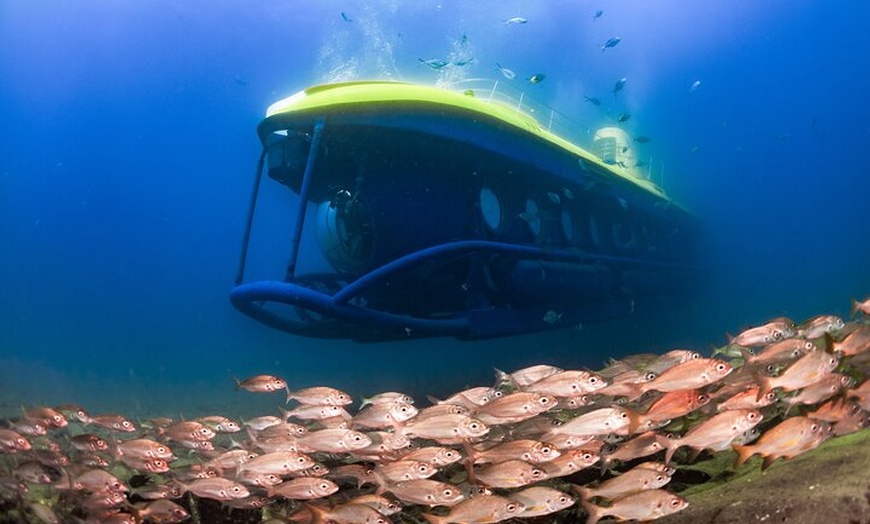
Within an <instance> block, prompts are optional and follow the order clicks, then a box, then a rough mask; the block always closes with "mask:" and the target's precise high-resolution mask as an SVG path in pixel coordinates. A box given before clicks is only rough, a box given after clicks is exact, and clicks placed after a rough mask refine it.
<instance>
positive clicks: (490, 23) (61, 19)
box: [0, 0, 870, 414]
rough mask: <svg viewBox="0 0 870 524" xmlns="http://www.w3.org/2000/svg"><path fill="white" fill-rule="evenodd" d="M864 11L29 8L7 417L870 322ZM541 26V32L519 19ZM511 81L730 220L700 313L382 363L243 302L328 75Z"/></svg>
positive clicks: (696, 204) (709, 216)
mask: <svg viewBox="0 0 870 524" xmlns="http://www.w3.org/2000/svg"><path fill="white" fill-rule="evenodd" d="M599 9H600V10H602V11H603V14H602V16H601V17H600V18H598V19H594V20H593V14H594V13H595V12H596V11H597V10H599ZM342 13H343V14H344V17H343V16H342ZM867 13H868V8H867V7H866V6H864V4H863V3H861V2H858V1H841V2H837V3H836V4H835V5H834V4H828V3H824V4H823V3H819V2H812V1H809V0H807V1H792V0H773V1H767V2H753V1H748V0H746V1H731V0H715V1H710V2H703V3H692V4H687V3H685V2H678V1H670V0H669V1H660V2H642V1H634V2H616V1H589V2H586V1H583V2H569V1H551V2H521V1H507V2H498V3H496V2H449V1H444V2H435V1H413V2H412V1H405V2H401V1H398V0H395V1H394V0H384V1H371V2H350V1H344V2H339V1H323V2H298V1H277V0H275V1H261V2H227V1H218V2H203V1H195V2H182V1H169V0H156V1H150V2H117V1H105V0H101V1H92V2H74V3H70V2H61V1H55V0H46V1H43V2H17V1H10V2H5V3H3V4H2V5H0V71H2V82H0V116H2V122H3V126H2V129H0V245H2V251H0V414H15V413H17V412H18V409H19V406H20V405H33V404H38V403H45V404H58V403H64V402H78V403H81V404H83V405H85V406H88V407H90V408H91V409H92V411H122V412H126V413H143V414H147V413H155V412H162V413H164V414H176V413H179V412H183V413H188V414H193V413H200V412H202V411H215V410H222V411H224V412H233V411H239V412H242V411H244V410H246V409H249V406H250V405H251V404H253V403H257V405H258V406H270V405H271V404H272V401H270V400H265V399H261V398H256V399H252V398H250V397H251V396H250V395H248V396H245V395H243V394H240V393H236V392H235V391H233V387H232V386H233V380H232V377H233V376H238V377H244V376H248V375H251V374H255V373H266V372H268V373H275V374H279V375H281V376H283V377H285V378H287V379H288V381H289V382H290V384H291V387H297V386H298V387H301V386H308V385H315V384H325V385H332V386H335V387H340V388H343V389H345V390H348V391H349V392H351V393H352V394H354V395H355V396H360V395H364V394H371V393H374V392H377V391H381V390H386V389H400V390H404V391H408V392H411V393H412V394H415V396H418V397H420V396H421V395H425V394H433V395H435V396H443V395H446V394H448V393H449V392H451V391H454V390H456V389H458V388H460V387H463V386H465V385H478V384H486V383H488V382H489V381H490V380H491V377H492V374H491V373H492V371H491V368H492V367H493V366H497V367H499V368H503V369H504V368H506V369H512V368H516V367H520V366H524V365H529V364H533V363H542V362H547V363H553V364H558V365H562V366H567V367H582V366H590V367H596V366H599V365H600V364H601V363H602V362H604V361H605V360H606V359H607V358H608V357H610V356H618V355H624V354H628V353H637V352H643V351H656V352H663V351H666V350H668V349H671V348H675V347H691V348H694V349H698V350H704V351H705V350H707V349H709V347H710V346H712V345H721V344H722V343H723V342H724V340H725V333H726V331H730V332H736V331H739V330H740V329H742V328H745V327H748V326H750V325H755V324H759V323H761V322H764V321H766V320H767V319H769V318H772V317H775V316H780V315H787V316H790V317H791V318H793V319H795V320H798V321H800V320H803V319H806V318H808V317H810V316H813V315H816V314H820V313H834V314H840V315H844V316H845V315H848V313H849V300H850V299H851V298H853V297H854V298H865V297H866V296H867V295H868V293H870V271H868V267H870V240H868V238H870V237H868V234H867V228H866V206H867V195H868V194H870V178H868V175H870V171H868V167H867V162H866V160H865V158H864V156H863V153H864V149H865V148H866V144H867V143H868V138H870V127H868V122H870V106H868V104H866V102H865V100H864V99H865V94H866V92H867V91H868V87H870V80H868V78H870V77H868V74H867V72H866V71H864V70H863V68H862V65H863V64H864V62H865V61H866V54H867V52H868V50H870V35H868V34H867V32H866V31H865V30H863V29H862V28H861V27H860V20H862V19H863V18H865V17H866V15H867ZM516 16H520V17H523V18H525V19H527V20H528V23H526V24H504V23H503V20H506V19H509V18H511V17H516ZM614 36H619V37H620V38H621V42H620V43H619V45H617V46H616V47H613V48H610V49H607V50H606V51H601V45H602V44H603V43H604V42H605V41H606V40H607V39H608V38H611V37H614ZM463 41H464V42H465V43H464V44H462V42H463ZM460 46H462V52H463V53H466V54H468V56H470V57H473V58H474V61H473V62H472V63H471V64H469V65H467V66H463V68H462V69H461V70H459V68H452V69H450V70H448V71H442V72H441V73H439V72H435V71H432V70H430V69H428V68H426V67H424V66H421V64H420V61H419V59H420V58H423V59H429V58H448V57H449V56H451V53H454V54H455V53H457V51H458V50H459V49H460ZM496 63H499V64H501V65H502V66H504V67H509V68H511V69H512V70H514V71H516V72H517V74H518V79H517V82H524V78H528V77H529V76H531V75H532V74H534V73H544V74H546V75H547V76H546V80H545V81H544V82H541V83H540V84H538V85H536V86H535V90H534V92H533V93H532V94H531V96H534V98H535V99H537V100H539V101H541V102H542V103H545V104H547V105H550V106H552V107H554V108H558V110H559V111H560V112H562V113H564V114H565V115H567V116H569V117H570V118H571V119H573V120H575V121H577V122H579V123H582V125H583V126H587V127H588V128H590V129H596V128H598V127H600V126H601V125H604V124H607V123H612V121H613V115H614V114H617V113H619V112H630V113H631V115H632V118H631V120H630V121H629V122H627V123H626V128H627V129H628V130H629V131H630V132H631V133H632V134H635V135H638V134H643V135H647V136H650V137H651V138H652V141H651V143H650V144H649V146H648V150H649V151H650V154H651V156H652V157H653V177H654V179H656V180H662V182H663V185H664V187H665V189H666V190H667V191H668V193H669V194H670V195H671V196H672V197H673V198H674V199H676V200H677V201H679V202H681V203H683V204H684V205H686V206H687V207H688V208H690V209H691V210H692V211H693V212H695V213H696V214H697V215H698V216H699V217H700V218H701V219H702V220H703V221H704V223H705V225H706V232H707V244H708V250H709V252H710V254H711V255H712V256H711V264H710V266H709V267H708V268H707V270H706V275H705V279H704V280H705V282H704V284H705V289H704V290H703V291H704V292H703V293H701V294H700V295H699V297H698V298H697V300H696V301H693V302H692V303H689V304H686V305H685V308H684V309H682V310H674V311H663V312H661V313H660V314H659V315H658V316H656V317H655V318H643V319H641V318H631V319H628V320H622V321H619V322H608V323H604V324H601V325H590V326H582V329H577V328H576V327H575V328H570V329H565V330H560V331H556V332H550V333H544V334H535V335H528V336H521V337H514V338H509V339H500V340H492V341H484V342H473V343H469V342H458V341H454V340H452V339H431V340H423V341H409V342H393V343H385V344H358V343H355V342H349V341H321V340H311V339H306V338H301V337H296V336H291V335H287V334H283V333H279V332H277V331H273V330H270V329H268V328H266V327H263V326H261V325H259V324H256V323H254V322H253V321H251V320H250V319H248V318H246V317H244V316H242V315H241V314H239V313H238V312H236V311H235V310H234V309H233V308H232V307H231V306H230V304H229V302H228V300H227V294H228V291H229V289H230V287H231V285H232V280H233V277H234V274H235V269H236V264H237V260H238V250H239V243H240V239H241V236H242V229H243V225H244V218H245V213H246V209H247V202H248V195H249V192H250V187H251V180H252V176H253V171H254V167H255V164H256V159H257V156H258V154H259V151H260V145H259V143H258V141H257V138H256V134H255V129H256V126H257V124H258V122H259V121H260V120H261V119H262V117H263V115H264V111H265V109H266V107H267V106H268V105H269V104H271V103H272V102H274V101H276V100H278V99H280V98H283V97H286V96H288V95H290V94H292V93H294V92H296V91H298V90H300V89H302V88H304V87H307V86H309V85H313V84H317V83H322V82H330V81H343V80H350V79H371V78H384V79H393V80H406V81H419V82H425V83H434V82H436V81H439V80H451V79H453V80H455V79H459V78H462V77H492V78H494V77H496V76H497V75H499V73H498V71H497V70H496V69H495V64H496ZM450 75H452V76H453V77H454V78H445V76H450ZM622 77H625V78H627V79H628V82H627V84H626V87H625V89H624V90H623V92H622V93H621V94H620V95H619V98H618V99H617V98H616V97H613V96H612V95H610V93H609V91H610V89H612V86H613V84H614V82H615V81H616V80H617V79H619V78H622ZM695 81H700V85H699V87H698V88H697V89H696V90H695V91H694V92H690V88H691V86H692V85H693V83H694V82H695ZM584 95H586V96H597V97H599V98H601V99H602V101H603V104H602V106H601V107H595V106H593V105H591V104H589V103H586V102H584V98H583V96H584ZM266 227H267V228H268V227H269V226H268V225H266ZM248 412H249V413H250V411H248Z"/></svg>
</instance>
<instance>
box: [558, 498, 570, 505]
mask: <svg viewBox="0 0 870 524" xmlns="http://www.w3.org/2000/svg"><path fill="white" fill-rule="evenodd" d="M559 503H560V504H567V503H568V497H559Z"/></svg>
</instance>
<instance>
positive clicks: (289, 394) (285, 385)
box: [284, 382, 293, 404]
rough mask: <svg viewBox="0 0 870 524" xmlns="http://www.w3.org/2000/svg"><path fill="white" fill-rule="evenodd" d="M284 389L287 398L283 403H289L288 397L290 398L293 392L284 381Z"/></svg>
mask: <svg viewBox="0 0 870 524" xmlns="http://www.w3.org/2000/svg"><path fill="white" fill-rule="evenodd" d="M284 391H286V392H287V400H285V401H284V403H285V404H288V403H290V398H291V395H293V392H292V391H290V386H289V385H287V383H286V382H285V383H284Z"/></svg>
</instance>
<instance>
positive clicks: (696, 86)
mask: <svg viewBox="0 0 870 524" xmlns="http://www.w3.org/2000/svg"><path fill="white" fill-rule="evenodd" d="M700 87H701V81H700V80H695V81H694V82H692V86H691V87H690V88H689V94H691V93H694V92H695V91H697V90H698V89H699V88H700Z"/></svg>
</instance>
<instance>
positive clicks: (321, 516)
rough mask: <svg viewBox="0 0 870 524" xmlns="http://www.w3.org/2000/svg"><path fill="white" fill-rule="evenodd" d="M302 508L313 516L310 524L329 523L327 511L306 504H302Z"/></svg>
mask: <svg viewBox="0 0 870 524" xmlns="http://www.w3.org/2000/svg"><path fill="white" fill-rule="evenodd" d="M302 506H303V507H304V508H305V509H307V510H308V512H309V513H310V514H311V521H310V524H323V523H324V522H329V520H328V519H327V518H326V509H324V508H321V507H319V506H315V505H313V504H308V503H305V502H303V503H302Z"/></svg>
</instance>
